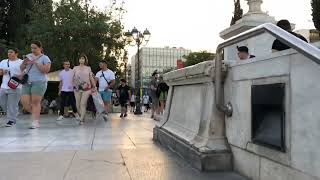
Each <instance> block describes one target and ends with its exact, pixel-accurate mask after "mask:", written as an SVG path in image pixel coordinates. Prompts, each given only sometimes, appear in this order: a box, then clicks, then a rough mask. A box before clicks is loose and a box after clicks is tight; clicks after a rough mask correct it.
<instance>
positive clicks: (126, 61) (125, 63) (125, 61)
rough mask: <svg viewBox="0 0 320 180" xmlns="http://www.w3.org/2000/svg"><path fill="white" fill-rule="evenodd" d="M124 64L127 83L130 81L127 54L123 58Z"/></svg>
mask: <svg viewBox="0 0 320 180" xmlns="http://www.w3.org/2000/svg"><path fill="white" fill-rule="evenodd" d="M123 62H124V79H125V80H126V81H128V80H127V72H128V71H127V64H128V57H127V55H126V54H125V56H124V57H123Z"/></svg>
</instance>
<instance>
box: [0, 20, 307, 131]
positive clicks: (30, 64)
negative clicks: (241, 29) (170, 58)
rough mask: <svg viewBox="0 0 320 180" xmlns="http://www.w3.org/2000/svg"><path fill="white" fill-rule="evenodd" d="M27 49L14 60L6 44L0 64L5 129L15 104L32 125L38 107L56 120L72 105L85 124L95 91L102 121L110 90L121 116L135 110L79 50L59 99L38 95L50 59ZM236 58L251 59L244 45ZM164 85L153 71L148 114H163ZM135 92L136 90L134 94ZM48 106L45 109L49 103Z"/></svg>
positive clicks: (284, 23) (107, 73)
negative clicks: (93, 70) (77, 59)
mask: <svg viewBox="0 0 320 180" xmlns="http://www.w3.org/2000/svg"><path fill="white" fill-rule="evenodd" d="M277 25H278V26H279V27H280V28H282V29H283V30H285V31H287V32H289V33H290V34H292V35H294V36H296V37H298V38H300V39H302V40H303V41H306V42H307V40H306V39H305V38H303V37H302V36H301V35H299V34H296V33H294V32H292V28H291V24H290V22H289V21H288V20H281V21H279V22H278V23H277ZM30 47H31V52H30V53H29V54H27V55H24V56H23V59H19V58H18V53H19V52H18V49H16V48H9V50H8V58H7V59H4V60H2V61H1V62H0V76H3V77H2V83H1V89H0V106H1V109H2V111H4V112H6V120H7V122H6V127H11V126H13V125H15V124H16V122H17V117H18V111H19V105H20V104H19V103H21V104H22V107H23V110H24V111H26V112H29V113H31V119H32V121H31V126H30V128H31V129H37V128H39V127H40V123H39V121H40V114H41V113H42V112H43V110H45V111H47V110H49V109H51V110H52V111H54V112H55V111H56V110H58V109H59V110H58V111H59V117H58V119H57V120H58V121H61V120H63V119H64V118H65V117H68V116H69V114H66V113H65V107H69V106H71V108H72V116H73V117H75V118H76V119H77V120H78V121H79V124H80V125H82V124H84V123H85V115H86V112H87V104H88V99H89V98H90V97H91V95H92V94H99V96H100V97H101V99H102V101H103V103H102V106H103V109H104V110H103V113H102V117H103V118H104V120H105V121H107V120H108V119H109V117H108V113H109V112H110V107H111V104H112V102H113V98H112V97H113V91H114V90H116V95H117V97H118V103H119V105H120V106H121V115H120V117H127V116H128V114H127V112H128V104H130V107H131V110H130V111H131V112H134V111H135V106H136V104H135V101H136V96H135V93H134V92H132V91H131V88H130V87H129V86H128V85H127V83H126V80H125V79H121V80H120V86H119V87H118V88H115V87H114V86H115V74H114V72H113V71H111V70H110V69H108V66H107V62H106V61H100V62H99V67H100V71H98V72H97V73H96V74H94V73H93V72H92V69H91V67H90V66H88V58H87V56H86V55H85V54H81V55H80V58H79V61H78V65H77V66H75V67H74V68H73V69H71V68H70V66H71V64H70V61H68V60H64V62H63V70H62V71H61V72H60V74H59V78H60V84H59V96H60V102H58V101H57V100H53V101H51V102H50V104H49V101H48V100H47V99H43V96H44V94H45V92H46V90H47V84H48V80H47V73H48V72H49V71H50V68H51V60H50V58H49V57H48V56H47V55H45V54H44V53H43V52H44V51H43V47H42V44H41V42H39V41H33V42H32V43H31V46H30ZM289 48H290V47H289V46H287V45H286V44H283V43H282V42H281V41H279V40H275V41H274V42H273V45H272V51H273V52H275V51H282V50H286V49H289ZM237 49H238V56H239V59H240V60H248V59H250V58H254V57H255V56H254V55H250V53H249V49H248V47H246V46H241V47H237ZM168 90H169V87H168V85H167V84H166V83H165V82H164V80H163V77H162V76H161V75H160V73H158V71H155V72H154V73H153V74H152V79H151V82H150V91H149V93H145V94H144V95H143V96H142V97H141V99H140V101H141V102H143V104H144V111H145V112H147V111H148V110H149V109H150V105H151V114H152V115H151V117H152V118H153V117H154V115H155V114H159V115H162V114H163V113H164V110H165V106H166V99H167V96H168ZM137 93H140V92H137ZM48 106H49V109H44V107H48Z"/></svg>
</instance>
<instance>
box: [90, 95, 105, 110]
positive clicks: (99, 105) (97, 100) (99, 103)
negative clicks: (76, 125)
mask: <svg viewBox="0 0 320 180" xmlns="http://www.w3.org/2000/svg"><path fill="white" fill-rule="evenodd" d="M92 99H93V103H94V106H95V107H96V110H97V113H99V114H101V113H103V112H104V111H105V110H104V103H103V100H102V97H101V95H100V94H99V93H97V92H95V93H92Z"/></svg>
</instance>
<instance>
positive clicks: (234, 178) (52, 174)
mask: <svg viewBox="0 0 320 180" xmlns="http://www.w3.org/2000/svg"><path fill="white" fill-rule="evenodd" d="M148 117H149V115H148V114H147V115H144V116H139V117H137V116H133V115H129V117H128V118H127V119H120V118H119V117H118V114H113V115H112V121H108V122H104V121H103V120H101V119H96V120H92V119H91V120H88V122H86V124H85V125H84V126H78V125H77V122H76V121H75V120H73V119H65V120H63V121H60V122H56V121H55V118H56V117H54V116H42V121H41V128H40V129H38V130H29V129H28V125H29V120H28V119H29V116H22V117H21V119H22V120H20V121H19V122H18V124H17V126H15V127H13V128H4V127H3V128H0V151H1V153H0V174H1V176H0V180H29V179H33V180H64V179H68V180H89V179H95V180H99V179H101V180H102V179H103V180H105V179H117V180H118V179H137V180H140V179H146V180H150V179H164V180H167V179H168V180H171V179H177V180H180V179H181V180H182V179H183V180H185V179H190V180H191V179H197V180H202V179H208V180H209V179H210V180H214V179H216V180H242V179H243V178H241V177H239V176H238V175H237V174H235V173H231V172H224V173H222V172H221V173H201V172H199V171H197V170H195V169H193V168H192V167H190V165H188V164H187V163H186V162H185V161H184V160H182V159H181V158H179V157H178V156H176V155H175V154H173V153H171V152H169V151H167V150H165V149H163V148H161V147H160V146H159V145H157V144H155V143H154V142H153V141H152V129H153V127H154V123H155V122H154V121H153V120H151V119H150V118H148Z"/></svg>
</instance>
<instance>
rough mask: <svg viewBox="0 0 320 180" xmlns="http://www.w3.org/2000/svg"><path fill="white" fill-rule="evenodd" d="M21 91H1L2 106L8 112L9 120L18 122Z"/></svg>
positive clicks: (0, 104) (0, 101) (0, 102)
mask: <svg viewBox="0 0 320 180" xmlns="http://www.w3.org/2000/svg"><path fill="white" fill-rule="evenodd" d="M20 97H21V89H16V90H13V89H0V106H1V108H2V110H3V111H5V112H7V120H8V121H12V122H14V123H16V122H17V117H18V112H19V101H20Z"/></svg>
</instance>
